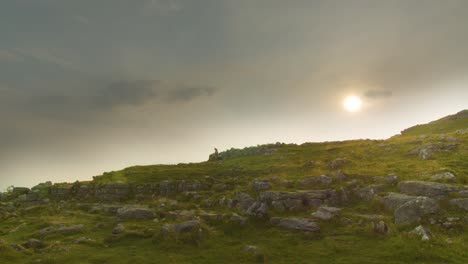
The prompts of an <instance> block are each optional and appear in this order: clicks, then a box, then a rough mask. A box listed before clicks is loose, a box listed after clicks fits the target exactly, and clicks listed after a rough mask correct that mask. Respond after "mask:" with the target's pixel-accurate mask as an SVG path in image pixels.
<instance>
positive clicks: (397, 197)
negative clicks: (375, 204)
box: [382, 192, 418, 211]
mask: <svg viewBox="0 0 468 264" xmlns="http://www.w3.org/2000/svg"><path fill="white" fill-rule="evenodd" d="M417 198H418V197H417V196H409V195H406V194H401V193H394V192H391V193H388V194H387V196H384V197H382V201H383V203H384V206H385V208H386V209H387V210H391V211H393V210H395V209H397V208H398V207H400V206H402V205H403V204H405V203H407V202H409V201H412V200H415V199H417Z"/></svg>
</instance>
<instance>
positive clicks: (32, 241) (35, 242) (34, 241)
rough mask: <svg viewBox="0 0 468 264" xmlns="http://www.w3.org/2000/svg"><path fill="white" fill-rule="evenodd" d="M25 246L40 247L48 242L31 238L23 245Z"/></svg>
mask: <svg viewBox="0 0 468 264" xmlns="http://www.w3.org/2000/svg"><path fill="white" fill-rule="evenodd" d="M22 246H23V247H25V248H32V249H39V248H44V247H46V246H47V244H46V243H45V242H43V241H41V240H38V239H34V238H31V239H29V240H28V241H27V242H26V243H24V244H23V245H22Z"/></svg>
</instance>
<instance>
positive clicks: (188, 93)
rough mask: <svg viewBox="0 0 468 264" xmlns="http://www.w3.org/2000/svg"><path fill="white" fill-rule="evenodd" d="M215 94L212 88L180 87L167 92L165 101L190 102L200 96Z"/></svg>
mask: <svg viewBox="0 0 468 264" xmlns="http://www.w3.org/2000/svg"><path fill="white" fill-rule="evenodd" d="M215 92H216V89H215V88H213V87H196V86H195V87H190V86H182V87H178V88H176V89H174V90H170V91H168V94H167V100H168V101H169V102H180V101H182V102H184V101H191V100H193V99H194V98H196V97H200V96H212V95H213V94H214V93H215Z"/></svg>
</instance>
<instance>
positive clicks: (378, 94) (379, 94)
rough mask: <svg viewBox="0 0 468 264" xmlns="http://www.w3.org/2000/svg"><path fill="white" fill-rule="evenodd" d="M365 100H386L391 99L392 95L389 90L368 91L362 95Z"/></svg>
mask: <svg viewBox="0 0 468 264" xmlns="http://www.w3.org/2000/svg"><path fill="white" fill-rule="evenodd" d="M364 95H365V96H366V97H367V98H371V99H377V98H387V97H392V95H393V93H392V91H389V90H368V91H366V92H365V93H364Z"/></svg>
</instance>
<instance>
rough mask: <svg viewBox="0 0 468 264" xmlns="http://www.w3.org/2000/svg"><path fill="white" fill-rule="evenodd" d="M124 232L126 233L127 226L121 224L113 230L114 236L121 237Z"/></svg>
mask: <svg viewBox="0 0 468 264" xmlns="http://www.w3.org/2000/svg"><path fill="white" fill-rule="evenodd" d="M123 232H125V226H124V225H123V224H122V223H120V224H117V225H116V226H115V227H114V229H112V234H113V235H120V234H122V233H123Z"/></svg>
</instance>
